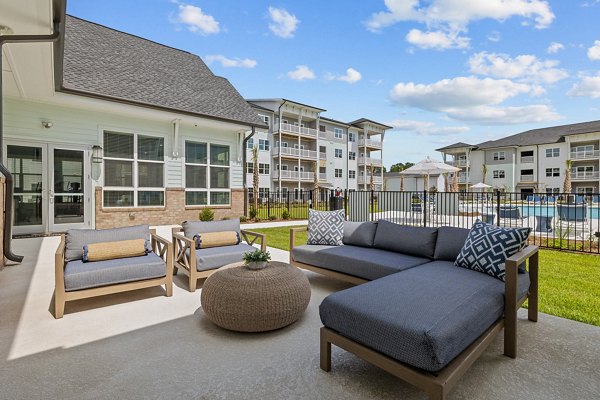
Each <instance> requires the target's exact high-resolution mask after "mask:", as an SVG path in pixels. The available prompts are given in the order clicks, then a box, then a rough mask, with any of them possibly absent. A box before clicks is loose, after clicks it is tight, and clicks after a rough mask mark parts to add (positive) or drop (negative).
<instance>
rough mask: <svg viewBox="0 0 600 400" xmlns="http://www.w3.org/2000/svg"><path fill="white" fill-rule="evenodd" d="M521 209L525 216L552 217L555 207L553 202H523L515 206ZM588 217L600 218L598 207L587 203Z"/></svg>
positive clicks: (554, 213)
mask: <svg viewBox="0 0 600 400" xmlns="http://www.w3.org/2000/svg"><path fill="white" fill-rule="evenodd" d="M517 207H519V208H520V209H521V214H522V215H523V216H524V217H525V216H527V217H533V216H544V217H554V215H556V208H555V205H554V204H551V203H548V204H523V205H519V206H517ZM588 218H589V219H600V207H598V206H590V205H588Z"/></svg>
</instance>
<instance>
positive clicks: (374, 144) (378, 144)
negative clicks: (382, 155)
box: [358, 139, 381, 149]
mask: <svg viewBox="0 0 600 400" xmlns="http://www.w3.org/2000/svg"><path fill="white" fill-rule="evenodd" d="M358 145H359V146H367V147H373V148H376V149H380V148H381V142H380V141H379V140H372V139H359V140H358Z"/></svg>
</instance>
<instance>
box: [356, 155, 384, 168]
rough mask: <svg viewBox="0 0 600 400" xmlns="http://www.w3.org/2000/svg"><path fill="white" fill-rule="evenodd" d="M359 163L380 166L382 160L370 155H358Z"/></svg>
mask: <svg viewBox="0 0 600 400" xmlns="http://www.w3.org/2000/svg"><path fill="white" fill-rule="evenodd" d="M358 164H359V165H373V166H374V167H381V165H382V162H381V160H380V159H379V158H371V157H358Z"/></svg>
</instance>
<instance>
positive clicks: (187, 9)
mask: <svg viewBox="0 0 600 400" xmlns="http://www.w3.org/2000/svg"><path fill="white" fill-rule="evenodd" d="M178 7H179V13H178V14H177V18H176V22H178V23H181V24H184V25H186V27H187V29H188V30H189V31H190V32H195V33H200V34H201V35H212V34H216V33H219V32H220V31H221V27H220V26H219V22H217V21H216V20H215V19H214V18H213V17H212V15H208V14H205V13H204V12H203V11H202V9H201V8H200V7H196V6H192V5H189V4H179V6H178Z"/></svg>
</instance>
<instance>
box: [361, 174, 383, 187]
mask: <svg viewBox="0 0 600 400" xmlns="http://www.w3.org/2000/svg"><path fill="white" fill-rule="evenodd" d="M358 183H359V184H367V185H368V184H370V183H371V175H367V176H359V177H358ZM373 183H374V184H377V183H379V184H381V183H383V178H382V177H381V176H380V175H373Z"/></svg>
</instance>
